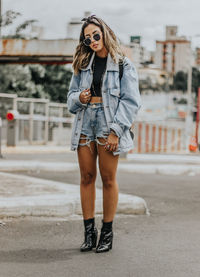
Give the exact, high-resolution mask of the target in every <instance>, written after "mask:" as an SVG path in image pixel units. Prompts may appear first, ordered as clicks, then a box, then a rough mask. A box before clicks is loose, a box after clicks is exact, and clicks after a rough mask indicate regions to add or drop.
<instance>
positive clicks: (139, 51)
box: [126, 36, 152, 68]
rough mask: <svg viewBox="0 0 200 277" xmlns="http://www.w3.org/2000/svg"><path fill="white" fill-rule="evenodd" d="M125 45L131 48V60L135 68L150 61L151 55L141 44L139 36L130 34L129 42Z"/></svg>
mask: <svg viewBox="0 0 200 277" xmlns="http://www.w3.org/2000/svg"><path fill="white" fill-rule="evenodd" d="M126 47H128V48H129V49H131V52H132V55H131V56H132V59H131V60H132V61H133V63H134V65H135V67H136V68H140V67H141V66H142V65H143V64H146V63H151V61H152V55H151V53H150V51H148V50H147V49H146V48H145V47H143V46H142V45H141V36H130V43H129V45H127V46H126Z"/></svg>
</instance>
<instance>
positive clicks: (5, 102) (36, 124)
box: [0, 93, 73, 144]
mask: <svg viewBox="0 0 200 277" xmlns="http://www.w3.org/2000/svg"><path fill="white" fill-rule="evenodd" d="M9 110H16V111H18V113H19V114H18V117H17V121H18V122H17V123H16V124H18V126H17V129H18V135H17V143H18V144H26V143H28V144H47V143H48V142H55V143H56V144H65V143H67V142H66V140H67V137H68V136H69V135H68V134H69V133H70V130H71V123H72V121H73V118H72V115H71V114H70V113H69V112H68V109H67V105H66V104H61V103H52V102H50V101H49V100H47V99H36V98H22V97H17V95H15V94H5V93H0V116H1V117H2V119H3V120H2V121H3V122H2V125H3V126H2V138H3V141H4V142H5V141H6V140H7V135H8V134H7V124H8V122H7V120H6V114H7V112H8V111H9Z"/></svg>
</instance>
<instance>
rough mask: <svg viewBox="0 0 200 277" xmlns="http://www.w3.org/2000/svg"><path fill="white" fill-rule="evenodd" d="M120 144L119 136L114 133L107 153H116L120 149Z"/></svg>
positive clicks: (110, 135) (111, 134) (109, 140)
mask: <svg viewBox="0 0 200 277" xmlns="http://www.w3.org/2000/svg"><path fill="white" fill-rule="evenodd" d="M118 143H119V138H118V136H117V135H114V134H113V133H110V134H109V136H108V138H107V142H106V144H105V146H104V148H105V150H106V151H109V152H114V151H116V150H117V148H118Z"/></svg>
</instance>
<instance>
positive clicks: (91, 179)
mask: <svg viewBox="0 0 200 277" xmlns="http://www.w3.org/2000/svg"><path fill="white" fill-rule="evenodd" d="M84 137H85V136H84V135H81V140H80V142H81V143H85V142H86V139H83V138H84ZM96 159H97V149H96V143H95V142H94V141H92V142H90V147H88V145H85V146H79V147H78V161H79V168H80V174H81V181H80V195H81V206H82V212H83V219H89V218H93V217H95V196H96V189H95V180H96V175H97V169H96Z"/></svg>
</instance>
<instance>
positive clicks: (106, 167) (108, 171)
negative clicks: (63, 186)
mask: <svg viewBox="0 0 200 277" xmlns="http://www.w3.org/2000/svg"><path fill="white" fill-rule="evenodd" d="M98 141H99V142H101V143H102V144H104V143H105V139H104V138H98ZM97 147H98V155H99V171H100V174H101V178H102V180H103V182H105V183H106V182H112V181H114V180H115V179H116V171H117V165H118V160H119V155H115V156H114V155H113V153H112V152H109V151H106V150H105V148H104V145H100V144H98V146H97Z"/></svg>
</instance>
